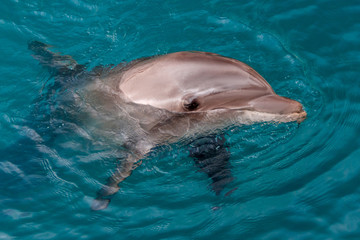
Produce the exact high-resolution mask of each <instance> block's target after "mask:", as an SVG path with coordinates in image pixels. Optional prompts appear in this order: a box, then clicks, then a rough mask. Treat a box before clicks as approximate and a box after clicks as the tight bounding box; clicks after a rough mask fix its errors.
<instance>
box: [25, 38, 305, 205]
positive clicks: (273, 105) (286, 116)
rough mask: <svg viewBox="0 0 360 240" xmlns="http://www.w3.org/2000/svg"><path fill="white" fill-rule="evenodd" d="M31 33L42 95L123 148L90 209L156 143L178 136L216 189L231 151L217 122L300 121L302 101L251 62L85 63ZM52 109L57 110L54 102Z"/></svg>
mask: <svg viewBox="0 0 360 240" xmlns="http://www.w3.org/2000/svg"><path fill="white" fill-rule="evenodd" d="M49 47H50V46H49V45H46V44H43V43H40V42H37V41H34V42H31V43H29V49H31V50H32V51H33V52H34V55H33V56H34V58H35V59H37V60H39V61H40V62H41V63H42V65H43V66H45V67H46V68H48V69H49V70H50V72H51V73H53V75H54V76H55V80H54V83H53V84H52V85H51V86H49V87H48V89H47V96H46V97H45V98H46V99H50V98H51V99H52V101H54V96H55V92H56V98H55V101H62V102H64V103H65V104H62V109H61V111H60V112H62V113H64V112H66V113H67V114H66V116H67V117H68V116H71V118H73V119H76V121H77V122H79V123H81V124H83V125H85V126H86V129H88V130H89V132H91V134H92V135H93V138H94V139H97V138H98V139H101V141H102V142H107V143H109V146H111V147H113V148H114V149H117V148H120V147H125V148H127V149H128V151H127V152H128V155H127V156H126V157H125V159H123V160H122V161H120V162H119V163H118V167H117V169H116V170H115V172H114V173H113V175H112V176H111V177H110V178H109V179H108V180H107V183H106V184H105V185H104V186H103V188H102V189H101V190H100V191H99V192H98V193H97V197H96V198H95V200H94V201H93V204H92V209H93V210H100V209H104V208H106V207H107V206H108V204H109V202H110V199H111V196H112V195H114V194H115V193H116V192H117V191H118V190H119V186H118V185H119V183H120V182H122V181H123V180H124V179H125V178H127V177H128V176H129V175H130V174H131V172H132V170H133V169H134V168H135V167H136V166H138V165H139V163H140V162H141V159H143V158H144V157H145V156H146V155H147V154H148V153H149V151H150V150H151V149H152V148H154V147H155V146H158V145H162V144H165V143H172V142H176V141H178V140H179V139H180V138H183V139H194V138H196V139H197V140H196V141H194V142H192V144H190V145H191V146H192V147H190V149H189V150H190V156H191V157H193V158H194V160H195V164H196V166H198V167H199V168H200V169H201V170H202V171H203V172H205V173H206V174H207V175H208V176H209V178H211V179H212V181H213V183H212V189H213V190H214V191H215V192H216V194H219V193H220V192H221V190H222V189H223V188H224V186H225V185H226V183H228V182H229V181H231V179H232V177H231V172H230V168H229V157H230V153H229V151H228V150H227V148H226V147H225V139H224V137H223V136H222V135H221V134H219V133H218V130H219V129H222V128H224V127H226V126H229V125H232V124H237V125H239V124H251V123H255V122H291V121H297V122H299V123H300V122H302V121H303V120H304V119H305V118H306V112H305V111H304V110H303V107H302V105H301V104H300V103H299V102H297V101H294V100H291V99H289V98H285V97H281V96H279V95H277V94H276V93H275V92H274V90H273V89H272V88H271V86H270V85H269V84H268V83H267V82H266V81H265V79H264V78H262V77H261V76H260V74H258V73H257V72H256V71H255V70H254V69H252V68H251V67H249V66H248V65H246V64H245V63H242V62H240V61H238V60H235V59H231V58H228V57H224V56H220V55H217V54H213V53H207V52H176V53H170V54H167V55H161V56H154V57H149V58H142V59H137V60H134V61H132V62H129V63H122V64H119V65H117V66H115V67H114V66H99V67H95V68H94V69H92V70H91V71H87V70H86V67H85V66H83V65H80V64H78V63H77V62H76V61H75V60H73V59H72V58H71V57H70V56H66V55H60V54H58V53H54V52H51V51H50V50H49ZM56 111H57V112H59V111H58V110H56Z"/></svg>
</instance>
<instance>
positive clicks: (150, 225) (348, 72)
mask: <svg viewBox="0 0 360 240" xmlns="http://www.w3.org/2000/svg"><path fill="white" fill-rule="evenodd" d="M0 36H1V38H0V39H1V40H0V42H1V44H0V52H1V54H2V58H1V59H0V73H1V77H0V81H1V88H0V126H1V128H0V133H1V138H0V144H1V146H2V147H1V148H2V149H4V150H1V155H2V157H1V161H0V181H1V182H0V239H99V238H110V237H115V238H116V239H209V238H211V239H359V236H360V189H359V182H360V164H359V157H360V150H359V146H360V140H359V137H358V135H359V132H360V122H359V119H360V82H359V76H360V45H359V39H360V3H359V2H358V1H355V0H349V1H322V0H316V1H309V0H303V1H300V0H297V1H291V2H286V3H285V2H283V1H282V2H280V1H260V0H259V1H250V2H244V3H240V2H239V1H217V0H211V1H178V2H177V3H170V2H167V3H164V2H163V1H121V3H119V2H118V1H96V0H93V1H90V0H88V1H78V0H68V1H40V0H39V1H33V2H26V1H17V0H13V1H11V0H5V1H2V3H1V8H0ZM31 40H38V41H42V42H45V43H49V44H51V45H53V46H55V48H54V49H55V50H56V51H59V52H62V53H64V54H69V55H71V56H73V58H74V59H76V60H77V61H78V62H79V63H81V64H86V66H87V67H88V68H89V69H91V68H93V67H95V66H97V65H100V64H102V65H106V64H111V63H114V64H118V63H120V62H122V61H130V60H133V59H136V58H139V57H144V56H150V55H155V54H165V53H169V52H175V51H182V50H198V51H209V52H215V53H219V54H222V55H225V56H229V57H232V58H236V59H239V60H241V61H243V62H245V63H247V64H249V65H250V66H252V67H253V68H254V69H256V70H257V71H258V72H259V73H260V74H261V75H262V76H263V77H264V78H265V79H267V81H268V82H269V83H270V84H271V85H272V87H273V88H274V90H275V91H276V92H277V93H278V94H279V95H282V96H286V97H290V98H293V99H295V100H298V101H300V102H301V103H302V104H303V105H304V107H305V110H306V111H307V113H308V118H307V120H306V121H305V122H303V123H302V124H301V125H300V126H299V127H298V126H297V124H294V123H287V124H256V125H251V126H233V127H230V128H229V129H226V134H225V135H226V139H227V142H228V145H229V147H230V149H231V150H230V151H231V165H232V171H233V175H234V177H235V180H234V181H233V182H232V183H231V184H230V185H229V186H228V187H227V189H226V191H230V190H231V189H234V188H237V189H236V190H235V191H233V192H232V193H231V194H230V195H228V196H224V195H222V196H220V197H219V196H215V194H214V193H213V192H211V191H210V190H209V189H208V188H207V185H208V184H209V183H210V182H209V179H207V177H206V176H205V175H203V174H201V173H199V172H198V171H197V169H196V167H195V166H194V163H193V161H192V160H191V159H190V158H189V157H188V155H187V152H186V148H185V146H184V144H182V143H181V142H179V143H176V144H173V145H171V146H162V147H159V148H157V149H155V150H154V151H153V152H152V153H151V154H150V156H149V157H148V158H147V159H145V160H144V161H143V164H142V165H141V166H140V167H139V168H137V169H136V171H134V173H133V174H132V175H131V177H129V178H128V179H126V181H125V182H123V183H122V185H121V186H122V188H121V190H120V192H119V194H117V195H116V196H115V197H114V198H113V200H112V202H111V205H110V206H109V208H107V209H106V210H105V211H100V212H92V211H90V208H89V204H90V203H91V200H92V199H93V197H94V195H95V192H96V190H98V189H99V187H100V186H101V184H102V183H103V182H104V180H105V179H106V177H108V176H109V175H110V174H111V171H112V170H113V168H114V166H115V165H116V159H115V158H114V156H113V155H112V154H113V152H112V151H111V149H109V148H107V145H106V142H101V140H99V141H100V143H101V144H99V145H97V144H94V143H93V142H91V141H85V140H84V141H83V140H81V139H78V138H76V134H75V135H71V134H70V135H66V134H64V135H62V137H61V138H60V139H57V141H56V142H55V144H54V145H51V146H48V145H46V144H42V142H41V141H40V140H39V134H38V133H39V132H44V131H46V127H48V125H41V126H39V125H36V124H34V123H35V122H36V121H35V119H32V117H33V115H31V113H32V112H33V111H34V107H35V103H34V101H35V99H36V98H37V97H39V95H40V94H41V89H42V87H43V85H44V82H45V81H47V80H48V79H49V77H50V75H49V73H48V72H47V71H46V70H45V69H43V68H42V67H41V66H39V64H38V62H37V61H36V60H34V59H33V58H32V57H31V52H30V51H29V50H28V49H27V43H28V42H29V41H31ZM50 81H51V79H50ZM29 116H30V117H29ZM52 127H54V129H57V131H59V132H61V131H64V132H65V133H66V129H65V130H62V125H58V126H54V125H52ZM22 139H26V140H22ZM226 191H225V192H226Z"/></svg>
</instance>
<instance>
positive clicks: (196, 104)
mask: <svg viewBox="0 0 360 240" xmlns="http://www.w3.org/2000/svg"><path fill="white" fill-rule="evenodd" d="M198 107H199V102H198V101H197V100H196V99H193V100H192V101H191V102H190V103H184V109H185V110H187V111H195V110H196V109H197V108H198Z"/></svg>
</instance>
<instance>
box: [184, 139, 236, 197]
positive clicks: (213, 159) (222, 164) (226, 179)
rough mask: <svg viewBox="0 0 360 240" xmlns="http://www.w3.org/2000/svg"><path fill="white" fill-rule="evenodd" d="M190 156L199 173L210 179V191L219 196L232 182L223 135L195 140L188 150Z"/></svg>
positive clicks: (228, 155) (228, 157)
mask: <svg viewBox="0 0 360 240" xmlns="http://www.w3.org/2000/svg"><path fill="white" fill-rule="evenodd" d="M190 156H191V157H192V158H193V159H194V161H195V165H196V166H197V167H198V168H200V171H201V172H204V173H206V174H207V176H208V177H209V178H211V180H212V183H211V185H210V186H211V189H212V190H213V191H214V192H215V194H216V195H219V194H220V193H221V191H222V190H223V189H224V188H225V186H226V185H227V184H228V183H230V182H231V181H232V180H233V177H232V174H231V171H230V167H231V166H230V163H229V159H230V152H229V151H228V149H227V148H226V146H225V137H224V136H223V135H220V136H219V135H210V136H207V137H203V138H199V139H196V140H195V141H194V142H193V143H192V144H191V148H190Z"/></svg>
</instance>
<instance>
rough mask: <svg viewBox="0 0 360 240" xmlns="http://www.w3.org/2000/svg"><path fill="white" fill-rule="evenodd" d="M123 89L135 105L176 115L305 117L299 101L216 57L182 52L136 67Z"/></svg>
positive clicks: (228, 60)
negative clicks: (276, 91) (138, 104)
mask: <svg viewBox="0 0 360 240" xmlns="http://www.w3.org/2000/svg"><path fill="white" fill-rule="evenodd" d="M119 89H120V90H121V91H122V92H123V93H124V94H125V95H126V96H127V98H128V99H130V100H131V101H133V102H135V103H140V104H145V105H151V106H154V107H157V108H161V109H166V110H168V111H170V112H176V113H214V112H218V113H219V112H221V113H223V114H225V113H238V114H242V115H243V116H244V117H248V118H250V119H251V121H277V122H290V121H298V122H301V121H303V120H304V119H305V118H306V112H305V111H304V109H303V107H302V105H301V104H300V103H299V102H297V101H295V100H292V99H289V98H286V97H281V96H279V95H277V94H276V93H275V92H274V90H273V89H272V88H271V86H270V85H269V83H267V82H266V80H265V79H264V78H263V77H261V75H260V74H258V73H257V72H256V71H255V70H254V69H252V68H251V67H250V66H248V65H246V64H245V63H242V62H240V61H237V60H235V59H231V58H227V57H223V56H220V55H216V54H212V53H204V52H178V53H172V54H168V55H164V56H160V57H157V58H154V59H152V60H150V61H148V62H142V63H140V64H135V66H133V67H132V68H130V70H128V71H127V72H126V73H125V74H124V75H123V79H122V81H121V82H120V85H119ZM244 113H245V115H244ZM225 115H226V114H225ZM225 115H224V116H225Z"/></svg>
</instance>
